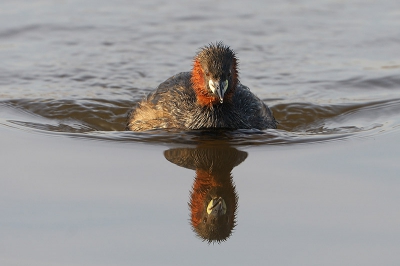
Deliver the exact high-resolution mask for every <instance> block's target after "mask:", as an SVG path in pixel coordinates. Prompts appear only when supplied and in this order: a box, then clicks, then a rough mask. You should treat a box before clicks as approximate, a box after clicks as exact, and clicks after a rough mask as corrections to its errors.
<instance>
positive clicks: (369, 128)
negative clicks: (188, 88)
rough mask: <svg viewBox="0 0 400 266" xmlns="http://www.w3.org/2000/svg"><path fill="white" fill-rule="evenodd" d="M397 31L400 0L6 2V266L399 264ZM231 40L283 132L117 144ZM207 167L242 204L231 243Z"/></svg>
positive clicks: (2, 129) (0, 18) (1, 21)
mask: <svg viewBox="0 0 400 266" xmlns="http://www.w3.org/2000/svg"><path fill="white" fill-rule="evenodd" d="M399 28H400V3H398V1H395V0H392V1H390V0H386V1H379V2H378V1H346V2H345V1H337V0H336V1H301V2H294V1H268V2H265V1H252V2H249V3H244V2H241V1H230V2H229V3H228V2H222V1H201V2H200V1H197V2H190V3H187V2H185V1H168V2H164V1H159V2H157V1H146V2H143V3H136V2H129V1H113V2H106V1H104V2H100V1H90V0H86V1H30V2H25V1H4V2H2V3H0V59H1V64H0V134H1V138H0V147H1V160H0V169H1V170H0V211H1V215H0V264H1V265H203V264H204V263H208V264H212V265H217V264H224V265H225V264H232V265H253V264H272V265H398V264H399V262H400V255H399V252H398V251H399V250H400V230H399V226H398V225H399V223H400V212H399V207H398V206H399V202H400V197H399V195H400V186H399V185H400V184H399V183H400V182H399V181H400V178H399V177H400V174H399V173H400V166H399V163H398V162H399V159H400V152H399V150H400V144H399V143H400V142H399V141H400V131H399V129H400V126H399V125H400V72H399V71H400V49H399V47H400V33H399V30H398V29H399ZM219 40H222V41H224V43H225V44H227V45H229V46H230V47H231V48H232V49H234V50H235V51H236V53H237V56H238V58H239V61H240V62H239V63H240V66H239V67H240V80H241V82H242V83H243V84H244V85H246V86H248V87H249V88H250V89H251V90H252V91H253V92H254V93H255V94H256V95H258V96H259V97H260V98H261V99H263V100H264V101H265V102H266V103H267V104H268V105H269V106H270V107H271V109H272V111H273V112H274V116H275V118H276V119H277V120H278V121H279V126H278V129H276V130H265V131H258V130H238V131H228V132H224V131H222V132H203V131H194V132H193V131H192V132H181V131H168V132H165V131H152V132H144V133H134V132H125V131H123V130H124V126H125V119H126V114H127V113H128V111H129V109H130V108H131V107H132V106H134V104H135V103H136V102H137V101H139V100H140V99H141V98H142V97H143V96H144V95H146V94H147V93H148V92H150V91H151V90H153V89H154V88H156V87H157V85H158V84H159V83H161V82H162V81H164V80H165V79H167V78H168V77H170V76H172V75H174V74H176V73H179V72H182V71H189V70H190V68H191V64H192V59H193V56H194V55H195V53H196V52H197V51H198V49H199V48H200V47H202V46H204V45H206V44H208V43H210V42H215V41H219ZM223 154H228V155H229V156H233V157H226V156H223ZM199 162H201V163H200V164H199ZM194 170H195V171H194ZM203 170H208V171H209V173H212V176H213V178H214V179H213V180H217V181H218V180H222V179H223V180H225V181H226V182H228V183H231V184H232V185H234V190H235V191H234V192H235V193H236V195H237V196H238V206H237V209H236V212H235V222H236V226H235V228H234V229H233V231H232V232H230V234H229V236H228V237H227V238H226V239H225V240H224V241H222V242H212V243H211V244H209V243H208V240H205V239H202V238H201V237H199V236H198V235H197V233H196V231H195V230H194V231H193V229H194V228H192V225H191V222H190V215H191V209H189V208H188V203H190V197H191V195H192V192H193V189H192V187H193V186H195V184H196V182H197V181H198V180H199V179H200V177H201V171H203ZM221 182H222V181H221ZM217 183H218V182H217Z"/></svg>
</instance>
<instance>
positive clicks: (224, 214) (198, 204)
mask: <svg viewBox="0 0 400 266" xmlns="http://www.w3.org/2000/svg"><path fill="white" fill-rule="evenodd" d="M164 156H165V158H166V159H167V160H168V161H170V162H172V163H174V164H176V165H178V166H181V167H185V168H189V169H193V170H195V171H196V177H195V180H194V183H193V186H192V190H191V192H190V202H189V207H190V211H191V225H192V228H193V230H194V232H195V233H196V234H197V235H198V236H199V237H200V238H202V239H203V240H204V241H208V242H209V243H213V242H218V243H219V242H221V241H225V240H226V239H227V238H228V237H229V236H230V235H231V233H232V230H233V228H234V227H235V224H236V211H237V204H238V195H237V193H236V189H235V185H234V184H233V180H232V175H231V171H232V169H233V168H234V167H235V166H237V165H239V164H240V163H241V162H243V161H244V160H245V159H246V157H247V152H244V151H239V150H237V149H235V148H233V147H229V146H226V145H223V146H207V145H201V146H198V147H196V148H176V149H170V150H167V151H165V152H164Z"/></svg>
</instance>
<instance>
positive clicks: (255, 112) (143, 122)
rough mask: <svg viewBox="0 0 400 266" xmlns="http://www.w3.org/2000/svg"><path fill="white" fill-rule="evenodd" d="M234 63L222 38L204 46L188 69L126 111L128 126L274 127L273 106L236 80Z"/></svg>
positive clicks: (140, 129)
mask: <svg viewBox="0 0 400 266" xmlns="http://www.w3.org/2000/svg"><path fill="white" fill-rule="evenodd" d="M237 65H238V60H237V59H236V56H235V53H234V52H233V51H232V50H231V49H230V48H229V47H228V46H225V45H224V44H223V43H222V42H218V43H215V44H210V45H208V46H205V47H203V48H202V49H201V50H200V52H199V53H198V54H197V55H196V56H195V58H194V64H193V69H192V71H191V72H182V73H179V74H177V75H175V76H173V77H170V78H169V79H167V80H166V81H164V82H163V83H161V84H160V85H159V86H158V88H157V90H156V91H154V92H153V93H151V94H150V95H148V96H147V97H146V98H145V99H144V100H143V101H142V102H140V103H139V104H138V105H137V107H136V108H135V109H133V110H132V111H131V112H130V114H129V115H128V116H129V117H128V122H127V125H126V130H132V131H145V130H151V129H171V128H176V129H183V130H191V129H210V128H226V129H251V128H255V129H267V128H276V124H277V122H276V121H275V119H274V117H273V115H272V112H271V110H270V109H269V108H268V107H267V106H266V105H265V103H264V102H263V101H261V100H260V99H259V98H258V97H257V96H255V95H254V94H253V93H251V92H250V90H249V88H247V87H246V86H244V85H242V84H241V83H240V82H239V78H238V68H237Z"/></svg>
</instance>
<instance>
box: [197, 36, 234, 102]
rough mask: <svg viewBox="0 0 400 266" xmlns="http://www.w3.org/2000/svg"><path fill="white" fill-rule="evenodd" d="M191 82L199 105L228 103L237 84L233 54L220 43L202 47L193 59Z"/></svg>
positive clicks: (227, 47)
mask: <svg viewBox="0 0 400 266" xmlns="http://www.w3.org/2000/svg"><path fill="white" fill-rule="evenodd" d="M191 82H192V86H193V89H194V90H195V92H196V94H197V100H198V102H199V104H200V105H216V104H222V103H223V102H224V101H226V100H228V101H229V100H230V98H231V97H232V95H233V93H234V90H235V88H236V84H237V82H238V70H237V59H236V56H235V53H234V52H233V51H232V50H231V49H230V48H229V46H225V45H224V44H223V43H222V42H218V43H215V44H210V45H208V46H205V47H203V48H202V49H201V50H200V51H199V53H198V54H197V55H196V57H195V58H194V64H193V70H192V78H191Z"/></svg>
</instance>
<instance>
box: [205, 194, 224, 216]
mask: <svg viewBox="0 0 400 266" xmlns="http://www.w3.org/2000/svg"><path fill="white" fill-rule="evenodd" d="M207 213H208V214H209V215H212V216H221V215H224V214H225V213H226V203H225V200H224V199H223V198H221V197H219V198H214V199H212V200H210V202H209V203H208V206H207Z"/></svg>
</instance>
